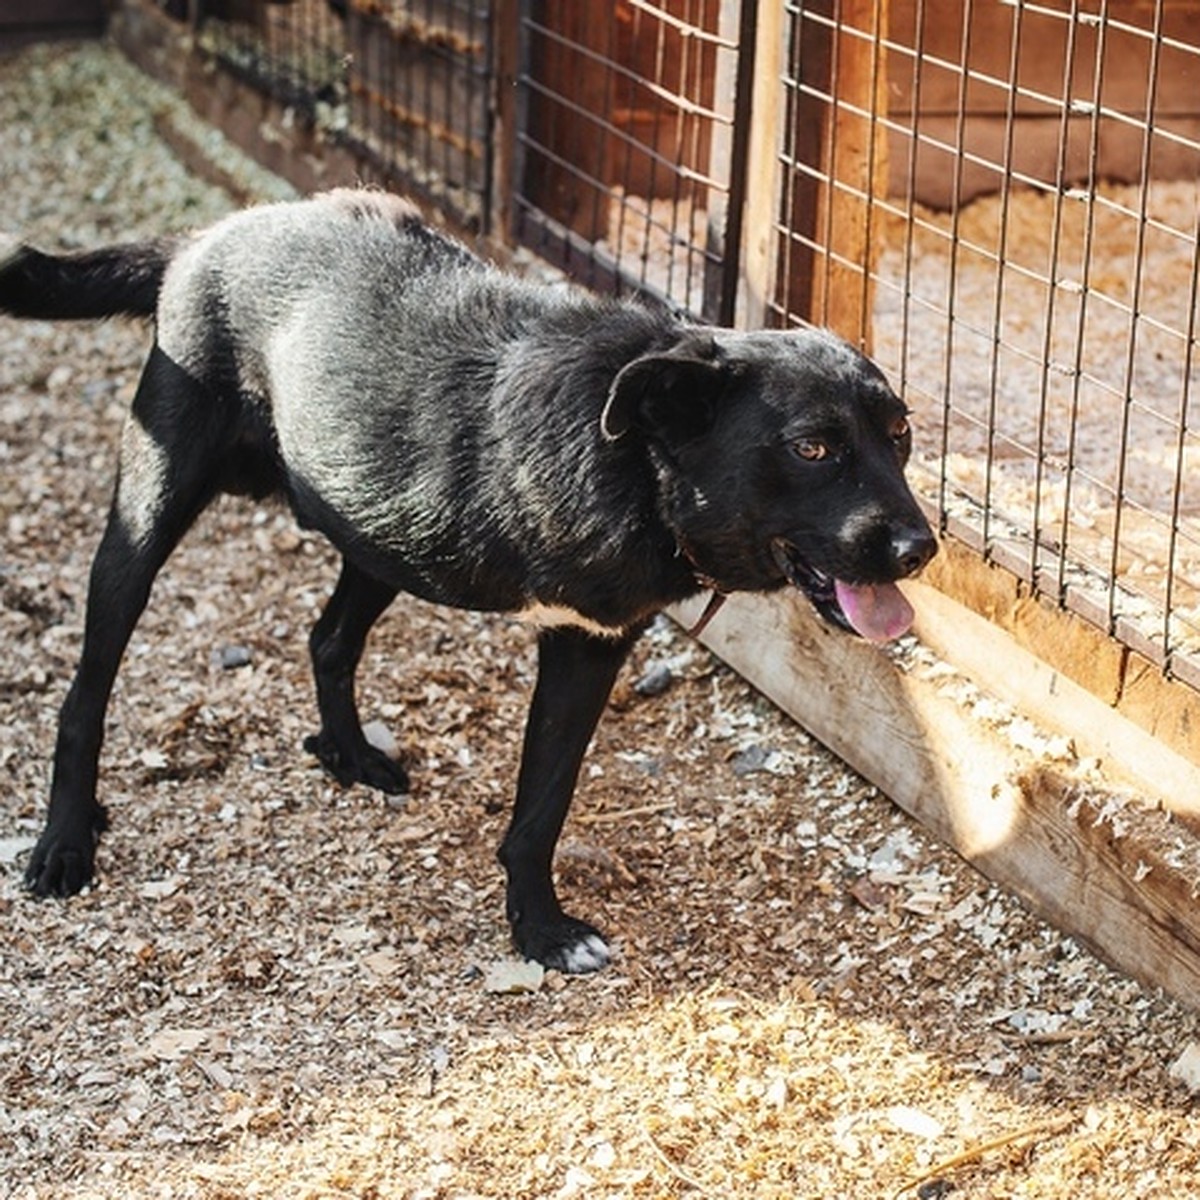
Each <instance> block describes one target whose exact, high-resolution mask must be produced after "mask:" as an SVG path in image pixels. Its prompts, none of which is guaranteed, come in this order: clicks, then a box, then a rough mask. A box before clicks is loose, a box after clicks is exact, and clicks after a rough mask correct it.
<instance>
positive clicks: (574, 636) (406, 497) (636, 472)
mask: <svg viewBox="0 0 1200 1200" xmlns="http://www.w3.org/2000/svg"><path fill="white" fill-rule="evenodd" d="M0 310H3V311H5V312H8V313H11V314H14V315H18V316H38V317H61V318H71V317H97V316H104V315H109V314H114V313H131V314H141V315H149V314H151V313H153V314H154V315H155V317H156V330H155V342H154V346H153V348H152V350H151V352H150V356H149V359H148V361H147V364H146V368H145V371H144V373H143V376H142V380H141V383H140V385H139V387H138V390H137V394H136V396H135V398H134V401H133V406H132V411H131V414H130V420H129V422H128V424H127V428H126V432H125V436H124V438H123V442H122V448H121V461H120V471H119V476H118V485H117V491H116V495H115V497H114V501H113V507H112V510H111V512H110V515H109V520H108V525H107V528H106V530H105V533H104V536H103V539H102V540H101V543H100V547H99V550H98V551H97V554H96V559H95V563H94V565H93V569H92V576H91V584H90V589H89V596H88V611H87V622H86V628H85V636H84V646H83V652H82V658H81V662H80V666H79V670H78V673H77V675H76V678H75V681H74V683H73V685H72V687H71V689H70V691H69V693H68V696H67V699H66V701H65V703H64V705H63V710H62V716H61V720H60V726H59V736H58V744H57V747H56V751H55V759H54V763H55V766H54V775H53V781H52V784H51V795H50V808H49V815H48V818H47V824H46V829H45V832H44V833H43V835H42V837H41V839H40V841H39V842H38V844H37V847H36V848H35V850H34V852H33V855H32V858H31V861H30V863H29V867H28V871H27V876H26V878H27V881H28V884H29V886H30V888H31V889H32V890H33V891H34V892H35V893H37V894H39V895H46V894H58V895H68V894H70V893H72V892H75V891H78V890H79V889H80V888H81V887H83V886H84V884H85V883H87V881H88V880H89V879H90V878H91V876H92V872H93V865H94V853H95V847H96V842H97V839H98V837H99V834H100V832H101V830H103V828H104V826H105V814H104V810H103V808H102V807H101V805H100V804H99V803H98V802H97V800H96V777H97V762H98V757H99V753H100V742H101V737H102V732H103V725H104V713H105V708H106V705H107V701H108V696H109V692H110V690H111V687H112V683H113V679H114V676H115V674H116V670H117V666H118V663H119V661H120V658H121V656H122V654H123V652H124V648H125V645H126V642H127V640H128V638H129V635H130V633H131V632H132V630H133V627H134V624H135V622H136V621H137V619H138V616H139V614H140V613H141V610H142V608H143V606H144V605H145V603H146V600H147V597H148V595H149V591H150V587H151V584H152V582H153V579H154V576H155V574H156V572H157V571H158V569H159V567H160V566H161V565H162V563H163V562H164V560H165V559H166V557H167V556H168V554H169V553H170V552H171V550H172V548H173V547H174V546H175V544H176V542H177V541H178V539H179V538H180V537H181V536H182V535H183V534H184V532H185V531H186V530H187V528H188V526H189V525H190V524H191V522H192V520H193V519H194V518H195V516H196V515H197V514H198V513H199V512H200V511H201V509H202V508H203V507H204V506H205V505H206V504H207V503H208V502H209V501H210V500H211V499H212V498H213V497H214V496H215V495H216V494H217V493H218V492H222V491H232V492H249V493H252V494H255V495H263V494H266V493H269V492H281V493H282V494H284V495H285V496H286V497H287V499H288V501H289V502H290V504H291V506H292V508H293V509H294V511H295V513H296V515H297V517H298V518H299V520H300V521H301V522H302V523H303V524H304V525H306V526H308V527H312V528H316V529H319V530H321V531H322V532H324V533H325V534H326V535H327V536H328V537H329V538H330V539H331V540H332V541H333V543H334V544H335V545H336V546H337V547H338V548H339V550H340V551H341V552H342V555H343V567H342V573H341V577H340V579H339V580H338V584H337V587H336V589H335V591H334V593H333V595H332V597H331V599H330V601H329V604H328V605H327V607H326V609H325V611H324V613H323V614H322V616H321V619H320V620H319V621H318V622H317V625H316V627H315V628H314V630H313V633H312V638H311V651H312V661H313V670H314V674H315V678H316V685H317V703H318V709H319V712H320V717H321V728H320V731H319V733H317V734H316V735H314V737H312V738H310V739H309V740H308V742H307V743H306V745H307V746H308V747H309V748H310V749H311V750H313V751H314V752H315V753H316V754H317V756H318V757H319V759H320V761H321V762H322V763H323V764H324V766H325V767H326V769H328V770H329V771H330V773H331V774H332V775H334V777H335V778H337V779H338V780H339V781H340V782H342V783H344V784H350V783H354V782H364V783H367V784H369V785H371V786H373V787H376V788H380V789H382V790H384V791H389V792H398V791H403V790H405V789H406V788H407V786H408V780H407V777H406V776H405V773H404V771H403V770H402V768H401V767H400V766H399V765H398V764H397V763H395V762H393V761H392V760H391V759H389V758H388V757H386V756H385V755H383V754H382V753H381V752H380V751H378V750H376V749H374V748H373V747H371V746H370V745H368V743H367V742H366V740H365V738H364V737H363V733H362V729H361V725H360V722H359V717H358V712H357V710H356V707H355V702H354V675H355V670H356V668H357V665H358V661H359V657H360V655H361V653H362V649H363V644H364V641H365V639H366V637H367V634H368V631H369V630H370V628H371V625H372V624H373V623H374V621H375V620H376V619H377V618H378V616H379V615H380V614H381V613H382V612H383V610H384V609H385V608H386V607H387V606H388V604H389V603H390V602H391V600H392V599H393V598H394V596H395V595H396V594H397V592H400V591H406V592H411V593H413V594H414V595H417V596H421V597H423V598H425V599H427V600H432V601H436V602H440V603H445V604H451V605H457V606H461V607H468V608H473V609H481V610H491V611H499V612H516V613H524V614H525V615H526V616H528V617H529V619H531V620H533V621H534V622H535V623H537V624H538V625H539V626H540V630H541V631H540V633H539V644H538V651H539V654H538V680H537V685H536V688H535V691H534V697H533V702H532V707H531V711H530V716H529V723H528V727H527V731H526V735H525V744H524V752H523V758H522V762H521V769H520V775H519V779H518V782H517V798H516V806H515V811H514V814H513V820H512V824H511V826H510V828H509V831H508V833H507V834H506V836H505V839H504V842H503V845H502V847H501V850H500V857H501V860H502V861H503V863H504V866H505V868H506V870H507V873H508V904H507V908H508V916H509V919H510V921H511V923H512V929H513V935H514V938H515V941H516V944H517V946H518V948H519V949H520V950H521V951H522V952H523V953H524V954H525V955H526V956H528V957H531V958H536V959H538V960H539V961H541V962H542V963H544V964H546V965H547V966H555V967H559V968H562V969H564V970H573V971H584V970H591V969H594V968H595V967H598V966H600V965H602V964H603V963H604V962H605V961H606V960H607V957H608V951H607V946H606V943H605V941H604V939H603V938H602V937H601V936H600V934H599V933H598V932H597V931H596V930H595V929H593V928H592V927H591V926H589V925H586V924H584V923H583V922H581V921H578V920H576V919H574V918H572V917H570V916H568V915H566V914H565V913H564V912H563V910H562V908H561V907H560V905H559V902H558V898H557V896H556V895H555V891H554V886H553V882H552V878H551V862H552V858H553V853H554V847H555V844H556V842H557V839H558V836H559V833H560V831H561V828H562V825H563V822H564V820H565V818H566V814H567V808H568V806H569V803H570V799H571V795H572V792H573V790H574V786H575V781H576V776H577V774H578V770H579V765H580V762H581V760H582V757H583V754H584V752H585V749H586V747H587V744H588V742H589V740H590V738H591V735H592V732H593V730H594V728H595V724H596V721H597V720H598V719H599V716H600V713H601V711H602V709H603V708H604V705H605V702H606V699H607V696H608V693H609V690H610V688H611V686H612V682H613V679H614V678H615V676H616V673H617V671H618V669H619V668H620V665H621V663H622V661H623V660H624V658H625V656H626V654H627V652H628V650H629V647H630V646H631V645H632V643H633V641H634V640H635V639H636V637H637V636H638V634H639V632H640V631H641V629H642V628H643V627H644V625H645V623H646V622H647V620H648V619H649V618H650V617H651V615H652V614H653V613H655V612H656V611H657V610H658V609H660V608H662V607H663V606H664V605H667V604H670V603H672V602H674V601H677V600H680V599H683V598H685V597H687V596H689V595H693V594H695V593H696V592H698V591H700V590H701V589H702V588H707V587H711V588H715V589H718V590H719V591H721V592H731V591H736V590H750V591H766V590H770V589H773V588H778V587H781V586H784V585H785V584H787V583H789V582H790V583H793V584H796V585H798V586H800V587H802V588H803V589H804V590H805V591H806V592H808V594H809V595H810V596H811V598H812V599H813V601H814V603H815V604H816V605H817V607H818V609H819V610H820V611H821V612H822V613H824V614H825V615H826V616H827V617H828V618H829V619H830V620H832V621H834V622H836V623H839V624H843V625H855V626H856V627H857V628H858V629H859V630H860V632H865V633H867V635H868V636H872V637H875V636H878V637H886V636H891V635H892V634H894V632H896V631H897V630H898V629H899V628H900V627H901V626H902V625H903V623H904V612H903V608H904V606H903V600H902V599H901V598H900V597H899V593H898V592H897V591H896V589H895V588H894V586H893V581H894V580H896V579H898V578H901V577H903V576H905V575H909V574H912V573H913V572H914V571H916V570H918V569H919V568H920V567H921V566H922V565H923V564H924V562H925V561H926V560H927V559H928V558H929V557H930V556H931V555H932V554H933V552H934V541H933V537H932V534H931V533H930V530H929V527H928V525H927V523H926V522H925V520H924V518H923V517H922V515H921V513H920V511H919V509H918V507H917V505H916V503H915V501H914V499H913V497H912V495H911V493H910V492H909V490H908V488H907V486H906V484H905V483H904V480H903V476H902V468H903V464H904V461H905V459H906V458H907V455H908V448H909V434H908V430H907V423H906V421H905V419H904V409H903V406H902V405H901V404H900V402H899V400H897V398H896V397H895V395H894V394H893V393H892V391H891V389H890V388H889V387H888V386H887V384H886V382H885V381H884V379H883V377H882V376H881V375H880V373H879V372H878V371H877V370H876V369H875V368H874V367H873V366H872V365H871V364H870V363H869V362H868V361H867V360H866V359H865V358H863V357H862V356H861V355H860V354H858V353H857V352H856V351H854V350H853V349H851V348H850V347H849V346H847V345H846V344H845V343H843V342H841V341H839V340H838V339H836V338H834V337H832V336H831V335H829V334H826V333H821V332H818V331H793V332H779V333H739V332H735V331H732V330H722V329H707V328H700V327H697V326H694V325H690V324H688V323H687V322H684V321H682V320H680V319H678V318H677V317H675V316H672V315H670V314H668V313H667V312H665V311H663V310H658V309H653V308H649V307H646V306H644V305H641V304H638V303H634V302H627V301H623V302H616V301H606V300H598V299H596V298H594V297H591V296H588V295H586V294H584V293H582V292H580V291H575V290H568V289H562V288H550V287H544V286H538V285H534V284H531V283H527V282H525V281H522V280H520V279H517V278H514V277H512V276H510V275H506V274H503V273H501V272H498V271H496V270H493V269H491V268H489V267H487V266H485V265H484V264H483V263H482V262H480V261H479V260H478V259H476V258H475V257H474V256H473V255H471V254H470V253H469V252H468V251H467V250H466V249H465V248H464V247H463V246H461V245H459V244H458V243H457V242H454V241H452V240H450V239H448V238H446V237H444V236H443V235H441V234H440V233H438V232H436V231H434V230H433V229H431V228H430V227H428V226H426V225H424V224H423V223H422V222H421V221H420V219H419V216H418V214H417V213H416V211H415V210H414V209H413V208H412V207H411V206H409V205H408V204H407V203H406V202H405V201H402V200H399V199H398V198H395V197H389V196H385V195H383V194H380V193H371V192H347V191H340V192H332V193H329V194H327V195H324V196H319V197H316V198H314V199H312V200H309V201H304V202H300V203H295V204H288V205H276V206H272V207H268V208H261V209H253V210H250V211H248V212H246V213H242V214H238V215H236V216H234V217H231V218H229V219H227V220H225V221H222V222H220V223H219V224H217V225H215V226H213V227H212V228H211V229H209V230H207V231H205V232H203V233H201V234H200V235H198V236H196V237H194V238H192V239H188V240H181V241H179V242H175V243H172V242H167V241H155V242H149V243H141V244H136V245H131V246H125V247H117V248H113V249H110V250H100V251H95V252H92V253H89V254H80V255H71V256H63V257H52V256H49V255H44V254H40V253H38V252H36V251H33V250H30V249H28V248H25V247H20V248H18V249H16V250H15V251H13V252H11V253H10V254H9V255H8V256H7V257H6V258H4V259H3V260H0ZM839 581H840V582H839Z"/></svg>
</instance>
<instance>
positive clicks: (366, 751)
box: [304, 559, 408, 794]
mask: <svg viewBox="0 0 1200 1200" xmlns="http://www.w3.org/2000/svg"><path fill="white" fill-rule="evenodd" d="M395 596H396V589H395V588H393V587H391V586H389V585H388V584H385V583H381V582H380V581H379V580H378V579H376V578H374V577H373V576H371V575H368V574H366V572H364V571H362V570H360V569H359V568H358V567H356V566H355V565H354V564H353V563H352V562H350V561H349V560H348V559H343V560H342V573H341V575H340V577H339V578H338V581H337V587H335V588H334V590H333V595H332V596H331V597H330V598H329V603H328V604H327V605H326V606H325V611H324V612H323V613H322V614H321V617H320V620H318V621H317V623H316V625H315V626H314V627H313V631H312V635H311V637H310V638H309V649H310V651H311V653H312V663H313V676H314V678H315V679H316V683H317V708H318V710H319V711H320V714H321V732H320V733H318V734H315V735H314V736H312V737H309V738H305V740H304V748H305V749H306V750H307V751H309V752H310V753H312V754H315V755H316V756H317V757H318V758H319V759H320V760H321V765H322V766H323V767H324V768H325V770H327V771H328V772H329V773H330V775H332V776H333V777H334V779H336V780H337V781H338V783H340V784H342V785H343V786H344V787H348V786H349V785H350V784H352V783H365V784H367V785H368V786H369V787H373V788H378V789H379V790H380V791H382V792H390V793H393V794H395V793H398V792H406V791H408V775H407V774H406V773H405V770H404V768H403V767H402V766H401V765H400V764H399V763H398V762H395V761H394V760H393V759H391V758H389V757H388V756H387V755H386V754H385V753H384V752H383V751H382V750H379V749H378V748H376V747H375V746H372V745H371V744H370V743H369V742H368V741H367V739H366V737H365V736H364V735H363V731H362V724H361V723H360V721H359V716H358V706H357V705H356V704H355V701H354V673H355V671H356V669H357V667H358V661H359V659H360V658H361V657H362V652H363V646H364V644H365V643H366V640H367V634H368V633H369V632H370V629H371V626H372V625H374V624H375V622H376V620H378V618H379V617H380V616H381V615H382V613H383V610H384V609H385V608H387V606H388V605H389V604H390V603H391V602H392V600H393V599H394V598H395Z"/></svg>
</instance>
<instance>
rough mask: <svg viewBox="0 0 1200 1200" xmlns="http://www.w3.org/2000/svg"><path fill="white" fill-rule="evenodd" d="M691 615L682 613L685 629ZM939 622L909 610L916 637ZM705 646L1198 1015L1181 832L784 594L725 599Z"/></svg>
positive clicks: (929, 668) (1190, 886)
mask: <svg viewBox="0 0 1200 1200" xmlns="http://www.w3.org/2000/svg"><path fill="white" fill-rule="evenodd" d="M912 590H913V593H914V598H915V600H916V602H917V604H918V605H924V604H925V602H926V601H927V600H928V594H927V593H926V592H925V591H924V589H920V588H916V589H912ZM698 607H699V605H698V604H694V605H691V606H683V607H682V608H681V611H680V612H679V619H680V620H681V622H683V623H684V624H686V623H687V622H688V619H689V618H693V619H694V616H695V612H696V609H698ZM946 616H947V614H946V613H945V612H935V611H934V610H932V609H931V608H928V607H926V608H925V609H924V611H920V610H919V620H920V621H921V622H922V623H923V624H924V625H927V624H928V623H929V622H931V621H942V620H945V619H946ZM702 640H703V641H704V643H705V644H706V645H707V646H709V647H710V648H711V649H712V650H713V651H714V652H715V653H716V654H718V655H719V656H720V657H721V658H722V659H724V660H725V661H726V662H728V663H729V664H730V665H731V666H732V667H733V668H734V669H735V670H736V671H738V672H739V673H740V674H741V675H743V676H744V677H745V678H746V679H748V680H749V681H750V682H751V683H753V684H754V685H755V686H757V687H758V688H759V689H760V690H761V691H763V692H764V693H765V694H766V695H767V696H769V697H770V698H771V699H772V700H774V701H775V702H776V703H777V704H779V705H780V707H781V708H783V709H784V710H785V711H786V712H788V713H789V714H790V715H791V716H793V717H795V718H796V719H797V720H798V721H799V722H800V723H801V724H802V725H803V726H804V727H805V728H807V729H808V730H810V731H811V732H812V733H813V735H814V736H816V737H817V738H818V739H819V740H820V741H822V742H823V743H825V745H827V746H829V747H830V749H832V750H833V751H834V752H835V753H837V754H838V755H840V756H841V757H842V758H844V759H845V760H846V761H847V762H848V763H849V764H850V765H851V766H853V767H854V768H855V769H856V770H858V771H860V772H861V773H862V774H863V775H864V776H866V778H868V779H869V780H871V782H873V783H875V784H876V785H877V786H878V787H879V788H880V789H881V790H882V791H883V792H884V793H886V794H887V795H888V796H890V797H891V798H892V799H893V800H894V801H895V802H896V803H897V804H899V805H900V806H901V807H902V808H904V809H905V810H906V811H908V812H909V813H911V814H912V815H913V816H914V817H916V818H917V819H918V820H920V821H921V822H922V823H923V824H924V825H926V826H927V827H928V828H929V829H930V830H931V831H932V832H933V833H935V834H936V835H937V836H938V837H940V838H941V839H942V840H943V841H945V842H946V843H947V844H949V845H950V846H952V847H953V848H954V849H955V850H957V851H958V853H960V854H961V855H962V856H963V857H964V858H965V859H967V860H968V861H969V862H971V863H972V864H974V865H975V866H976V867H978V869H979V870H980V871H981V872H982V873H983V874H985V875H986V876H988V877H989V878H990V879H993V880H995V881H996V882H997V883H999V884H1001V885H1002V886H1004V887H1006V888H1008V889H1010V890H1011V891H1013V892H1014V893H1016V894H1017V895H1018V896H1019V897H1020V898H1021V899H1022V900H1023V901H1024V902H1025V903H1026V904H1027V905H1028V906H1029V907H1030V908H1031V909H1032V910H1033V911H1034V912H1036V913H1038V914H1039V915H1040V916H1041V917H1043V918H1044V919H1046V920H1048V921H1049V922H1051V923H1052V924H1054V925H1055V926H1057V927H1058V928H1059V929H1061V930H1063V931H1064V932H1065V933H1068V934H1070V935H1072V936H1074V937H1076V938H1078V939H1079V940H1080V941H1082V942H1084V943H1086V944H1087V945H1089V946H1090V947H1091V948H1092V949H1093V950H1094V951H1095V952H1096V953H1097V954H1098V955H1099V956H1100V957H1101V958H1104V959H1105V960H1107V961H1108V962H1110V963H1112V964H1113V965H1114V966H1116V967H1117V968H1118V969H1120V970H1122V971H1124V972H1125V973H1127V974H1129V975H1130V976H1132V977H1134V978H1137V979H1140V980H1141V981H1142V982H1144V983H1146V984H1148V985H1150V986H1156V987H1162V988H1163V989H1165V990H1166V991H1167V992H1169V993H1170V994H1171V995H1173V996H1175V997H1176V998H1177V999H1179V1000H1181V1001H1183V1002H1184V1003H1187V1004H1191V1005H1193V1006H1196V1005H1197V1004H1200V906H1197V904H1196V902H1195V900H1196V895H1197V893H1198V892H1200V839H1198V838H1197V837H1196V836H1195V835H1194V834H1193V833H1192V832H1191V831H1190V830H1189V829H1188V828H1187V826H1186V825H1184V824H1182V823H1180V822H1178V821H1176V820H1174V819H1173V818H1171V817H1170V816H1169V815H1168V814H1166V813H1163V812H1159V811H1155V809H1154V808H1153V806H1152V805H1143V804H1139V803H1136V802H1134V801H1133V800H1132V799H1131V798H1128V797H1122V796H1121V794H1120V793H1119V792H1117V791H1115V790H1112V789H1108V788H1106V787H1105V785H1104V783H1103V781H1102V780H1100V779H1098V778H1096V777H1089V776H1087V775H1085V774H1083V773H1081V772H1080V771H1079V770H1078V769H1077V768H1073V767H1071V766H1070V765H1069V764H1068V763H1065V762H1063V761H1061V758H1060V756H1059V755H1058V754H1057V753H1056V752H1055V750H1054V743H1052V742H1046V743H1044V744H1042V743H1039V742H1038V741H1037V740H1036V739H1032V740H1031V739H1030V738H1029V737H1028V736H1027V726H1026V725H1025V724H1024V723H1022V722H1018V721H1008V722H1007V723H1006V721H1005V720H1001V719H997V716H996V712H997V709H996V706H995V701H994V700H991V701H990V702H989V698H988V696H987V693H985V692H983V691H981V690H978V689H976V688H974V686H973V685H972V684H971V681H970V680H969V679H968V678H967V676H966V675H964V674H962V673H958V672H956V671H953V670H948V669H947V668H946V666H944V665H943V664H942V662H941V660H940V659H938V658H937V656H935V655H933V654H932V652H930V651H921V652H913V651H910V652H908V654H907V656H906V654H905V652H903V651H890V650H881V649H880V648H878V647H875V646H871V645H868V644H867V643H864V642H862V641H859V640H857V639H854V638H850V637H847V636H845V635H844V634H841V633H839V632H837V631H835V630H833V629H831V628H829V627H828V626H827V625H825V624H824V623H823V622H822V621H820V620H819V618H817V617H816V616H814V615H813V614H812V612H811V610H810V609H809V607H808V605H807V604H806V603H805V602H804V601H803V600H801V599H800V598H798V597H796V596H795V595H794V594H792V593H790V592H789V593H780V594H776V595H773V596H766V597H762V596H735V597H732V598H731V599H730V600H729V601H728V603H727V604H726V605H725V608H724V609H723V610H722V612H721V613H720V614H719V615H718V616H717V618H716V619H715V620H714V621H713V622H712V624H711V625H710V626H709V628H708V630H707V631H706V633H705V635H704V638H703V639H702ZM992 649H993V652H995V647H994V646H993V648H992ZM950 665H951V667H952V666H953V665H954V664H950ZM1013 666H1014V669H1015V670H1016V671H1019V670H1020V669H1021V667H1020V664H1019V663H1016V662H1014V663H1013ZM1065 707H1066V706H1065V705H1064V706H1063V708H1064V710H1065ZM1113 720H1119V718H1118V717H1116V715H1115V714H1114V715H1113ZM1060 749H1061V748H1060ZM1112 753H1114V754H1115V753H1116V750H1115V749H1114V750H1113V751H1112ZM1134 765H1136V764H1134ZM1193 794H1194V793H1193Z"/></svg>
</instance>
